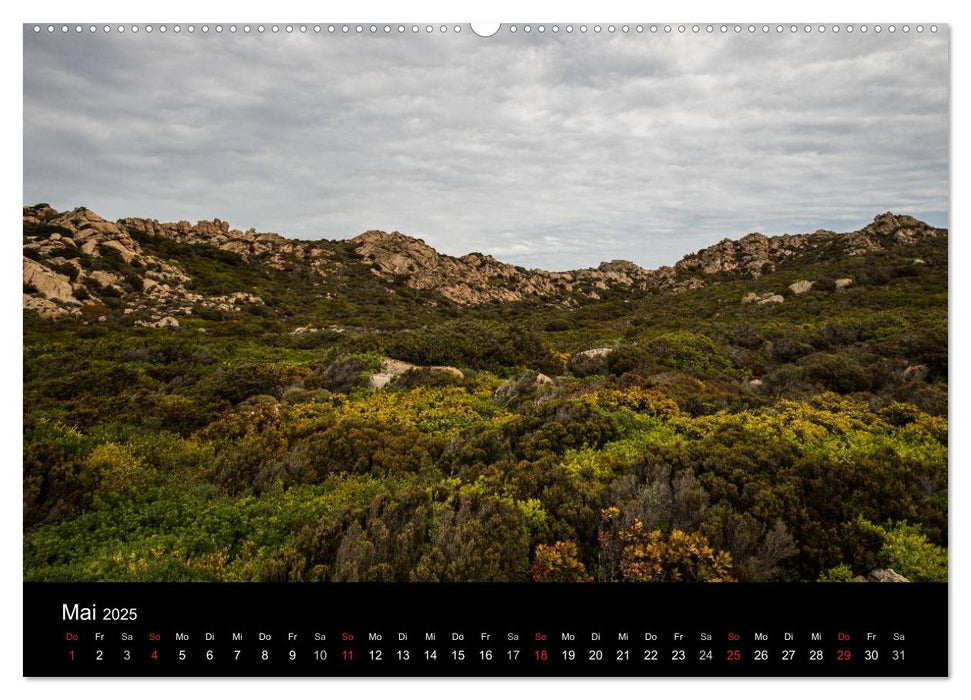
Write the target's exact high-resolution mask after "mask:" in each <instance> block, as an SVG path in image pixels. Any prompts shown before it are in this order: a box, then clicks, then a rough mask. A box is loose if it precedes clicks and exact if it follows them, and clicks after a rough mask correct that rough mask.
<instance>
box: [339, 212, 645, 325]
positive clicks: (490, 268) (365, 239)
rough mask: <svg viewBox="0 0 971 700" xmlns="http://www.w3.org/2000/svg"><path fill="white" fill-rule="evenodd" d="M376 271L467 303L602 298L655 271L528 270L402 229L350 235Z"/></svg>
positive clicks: (613, 266) (627, 265)
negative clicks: (451, 249) (437, 245)
mask: <svg viewBox="0 0 971 700" xmlns="http://www.w3.org/2000/svg"><path fill="white" fill-rule="evenodd" d="M350 242H351V243H352V244H353V245H354V246H355V248H354V249H355V251H356V252H357V254H358V255H360V256H361V258H362V259H363V260H364V261H365V262H366V263H368V264H369V265H370V266H371V272H372V273H374V274H375V275H377V276H378V277H380V278H382V279H384V280H386V281H389V282H398V283H401V284H404V285H405V286H407V287H410V288H411V289H419V290H429V291H435V292H437V293H439V294H441V295H442V296H444V297H445V298H446V299H449V300H450V301H453V302H455V303H456V304H460V305H462V306H469V305H481V304H487V303H494V302H499V303H502V302H517V301H523V300H525V299H530V298H532V299H558V300H563V299H564V298H568V297H569V296H570V295H572V294H578V295H581V296H587V297H589V298H592V299H598V298H600V294H599V292H598V290H600V291H605V290H608V289H612V288H623V289H631V288H640V289H646V288H647V286H648V283H649V282H650V281H651V280H652V273H651V272H650V271H648V270H645V269H643V268H641V267H639V266H637V265H635V264H634V263H632V262H629V261H627V260H614V261H611V262H608V263H602V264H601V265H600V266H599V267H597V268H587V269H582V270H572V271H569V272H547V271H545V270H527V269H525V268H522V267H517V266H515V265H509V264H507V263H503V262H500V261H498V260H496V259H495V258H493V257H492V256H489V255H483V254H482V253H469V254H468V255H463V256H462V257H460V258H455V257H452V256H448V255H442V254H440V253H439V252H438V251H436V250H435V249H434V248H432V247H431V246H429V245H428V244H427V243H425V242H424V241H423V240H421V239H418V238H411V237H410V236H406V235H404V234H402V233H399V232H397V231H394V232H391V233H385V232H384V231H367V232H366V233H362V234H361V235H360V236H357V237H355V238H352V239H351V241H350Z"/></svg>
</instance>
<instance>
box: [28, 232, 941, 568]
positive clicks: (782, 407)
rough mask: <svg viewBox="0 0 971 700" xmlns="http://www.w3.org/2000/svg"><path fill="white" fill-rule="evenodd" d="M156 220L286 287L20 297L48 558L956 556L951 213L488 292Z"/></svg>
mask: <svg viewBox="0 0 971 700" xmlns="http://www.w3.org/2000/svg"><path fill="white" fill-rule="evenodd" d="M139 243H140V245H141V246H142V248H143V249H144V250H145V251H147V252H150V253H152V254H153V255H157V256H159V257H160V258H164V259H166V260H169V261H171V262H172V264H173V265H178V266H179V268H180V269H182V270H184V271H185V272H186V274H188V275H189V276H191V278H192V283H191V284H192V288H193V289H196V290H201V291H204V292H207V293H212V294H217V293H218V294H230V293H233V292H238V291H245V292H248V293H253V294H258V295H259V296H260V298H261V299H263V300H264V301H265V303H264V304H253V305H250V306H246V307H245V308H242V309H241V310H239V311H231V312H223V311H219V310H212V309H207V308H202V307H200V308H198V309H197V310H196V313H194V314H192V315H191V316H189V317H187V318H184V319H182V320H181V321H180V324H179V326H178V327H177V328H147V327H136V326H133V325H132V323H131V320H130V319H128V318H126V317H124V316H123V315H122V314H120V313H112V309H111V308H110V307H111V304H112V302H111V301H110V299H111V295H110V294H106V295H103V298H102V301H104V300H107V303H106V304H104V306H105V308H104V309H101V308H99V309H98V311H97V315H98V318H95V317H94V316H95V314H93V313H88V314H87V315H84V316H77V317H67V318H58V319H54V320H51V319H42V318H40V317H39V316H38V315H37V314H36V313H35V312H33V311H25V312H24V367H23V370H24V464H23V474H24V484H23V485H24V577H25V579H26V580H30V581H69V580H71V581H78V580H81V581H217V580H218V581H403V582H404V581H694V580H702V581H806V580H809V581H815V580H820V579H821V580H847V581H848V580H851V579H853V578H856V577H861V576H862V577H866V576H868V575H869V574H870V573H871V572H872V571H873V570H875V569H886V568H892V569H893V570H894V571H896V572H897V573H898V574H900V575H902V576H905V577H907V578H908V579H910V580H913V581H940V580H945V579H946V576H947V553H946V548H947V538H948V531H947V525H948V512H947V444H948V441H947V430H948V425H947V407H948V394H947V378H948V372H947V357H948V355H947V238H946V236H941V237H938V238H936V239H929V240H924V241H921V242H917V243H914V244H913V245H908V246H900V247H892V248H889V249H886V250H878V251H872V252H869V253H866V254H863V255H853V256H848V255H846V254H844V251H843V250H842V249H841V248H840V247H839V245H837V244H833V245H827V246H820V248H819V249H818V250H815V251H812V252H811V253H807V254H806V255H802V256H799V257H798V259H794V260H792V261H791V262H788V263H787V262H782V263H780V264H779V265H778V267H777V269H775V270H774V271H773V272H772V273H771V274H767V275H763V276H761V277H758V278H756V279H749V278H744V279H743V278H739V277H738V276H732V275H728V274H726V275H724V276H722V277H717V276H716V278H715V279H713V280H711V281H710V283H708V284H706V286H704V287H703V288H700V289H693V290H688V291H681V292H678V293H664V292H658V291H656V290H645V291H633V290H631V291H627V292H624V291H623V290H617V289H610V290H607V291H605V292H603V293H602V294H601V295H600V296H601V298H600V299H589V298H583V299H577V300H575V303H571V304H568V305H565V304H562V303H551V302H540V301H535V302H534V301H531V300H529V299H526V300H524V301H522V302H516V303H501V304H500V303H497V304H483V305H478V306H460V305H457V304H453V303H450V302H449V301H448V300H446V299H443V298H441V297H439V296H436V295H435V293H434V291H421V290H415V289H412V288H409V287H408V286H407V285H405V284H402V283H400V282H397V281H394V280H392V281H390V282H388V281H385V280H381V279H379V278H377V277H376V276H375V275H373V274H371V273H370V271H369V269H368V268H367V266H366V265H363V264H360V262H359V261H356V260H355V259H354V257H353V255H352V252H351V250H350V248H347V249H346V250H345V249H342V248H341V247H340V246H339V245H335V246H334V250H335V251H336V252H335V253H334V256H335V260H343V261H344V263H345V273H344V275H343V277H342V281H341V283H340V285H339V286H335V287H334V288H332V289H329V290H328V291H329V292H330V293H328V294H326V295H324V294H322V293H321V290H320V288H319V285H318V284H316V283H315V282H314V281H313V280H312V279H311V278H310V276H309V275H308V274H307V273H306V271H305V270H303V269H302V268H299V267H294V268H293V269H289V270H287V269H282V270H281V269H271V268H267V267H266V266H262V265H260V263H259V260H248V259H245V258H244V257H241V256H239V255H235V254H231V253H228V252H226V251H219V250H216V249H215V248H207V247H206V246H204V245H191V244H185V243H177V242H174V241H171V240H168V239H164V238H161V237H154V238H153V237H151V236H141V237H140V239H139ZM342 256H344V257H342ZM124 264H125V263H124V262H123V261H122V260H120V259H117V258H111V257H110V256H109V255H105V256H103V257H102V258H100V259H99V261H98V265H101V266H105V267H107V268H115V269H114V271H115V272H123V271H124V270H123V269H122V268H123V267H124ZM837 279H851V280H852V283H851V284H849V285H843V286H841V287H839V288H838V286H837V284H836V280H837ZM798 280H810V281H812V282H813V285H812V287H811V289H809V290H808V291H805V292H802V293H799V294H796V293H793V292H792V291H790V290H788V286H789V285H790V284H792V283H793V282H796V281H798ZM25 292H26V290H25ZM750 292H754V293H756V294H764V293H766V292H773V293H775V294H779V295H781V296H782V298H783V299H784V301H782V302H776V303H767V304H758V303H742V302H741V299H742V298H743V297H745V295H746V294H749V293H750ZM297 328H311V329H312V331H308V332H299V333H297V334H294V331H295V329H297ZM598 348H600V349H604V350H598V351H596V352H586V351H589V350H591V349H598ZM389 357H390V358H394V359H397V360H401V361H404V362H409V363H413V364H414V365H416V367H415V368H414V369H410V370H408V371H404V372H402V373H399V374H397V375H396V376H395V377H394V378H393V379H392V380H391V381H390V383H388V384H387V385H386V386H384V387H382V388H380V389H378V390H374V389H373V388H371V385H370V377H371V376H372V375H373V374H375V373H376V372H379V371H380V370H381V368H382V366H383V363H384V360H385V358H389ZM432 366H448V367H454V368H457V369H458V370H459V372H454V371H446V370H442V369H433V368H431V367H432Z"/></svg>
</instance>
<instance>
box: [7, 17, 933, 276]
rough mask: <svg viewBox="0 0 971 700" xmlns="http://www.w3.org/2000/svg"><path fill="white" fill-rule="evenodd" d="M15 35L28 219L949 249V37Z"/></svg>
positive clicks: (477, 243)
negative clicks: (788, 238) (867, 232)
mask: <svg viewBox="0 0 971 700" xmlns="http://www.w3.org/2000/svg"><path fill="white" fill-rule="evenodd" d="M464 29H465V30H464V31H463V32H462V33H460V34H458V35H455V34H453V33H449V34H447V35H442V34H440V33H438V32H437V31H436V32H435V33H434V34H431V35H426V34H425V33H424V32H422V33H420V34H418V35H412V33H411V32H410V31H409V32H406V33H405V34H401V35H399V34H397V32H392V34H391V35H390V36H383V35H382V34H381V32H380V30H379V34H378V35H377V36H374V35H371V36H369V35H367V34H365V35H363V36H355V35H353V33H352V34H351V35H341V34H340V33H338V34H336V35H328V34H327V33H326V31H325V32H324V33H322V34H319V35H314V34H313V33H312V32H309V33H308V34H306V35H301V34H300V33H299V32H294V34H292V35H287V34H285V33H283V32H281V33H279V34H275V35H271V34H269V33H267V34H266V35H263V36H260V35H257V34H256V33H255V32H254V33H251V34H249V35H244V34H242V33H237V34H229V33H228V31H224V32H223V33H222V34H218V35H217V34H215V33H214V32H211V31H210V32H209V33H208V34H207V35H202V34H200V33H199V32H196V33H195V34H194V35H189V34H187V33H185V32H183V33H181V34H180V35H175V34H173V33H172V32H171V31H169V32H167V33H166V34H164V35H162V34H159V33H158V32H157V31H155V32H153V33H152V34H150V35H149V34H146V33H145V32H144V31H142V32H139V33H138V34H137V35H133V34H132V33H131V32H130V31H129V32H126V33H125V34H123V35H119V34H118V33H117V32H112V33H111V34H110V35H107V36H106V35H104V34H103V33H102V32H100V31H99V32H98V33H96V34H89V33H88V32H87V31H85V32H84V33H82V34H81V35H75V34H74V32H73V31H72V32H70V33H69V34H66V35H65V34H61V33H60V32H57V33H55V34H47V33H46V32H42V33H41V34H34V33H33V32H32V31H31V29H30V28H25V30H24V203H25V204H32V203H36V202H49V203H50V204H52V205H53V206H55V207H56V208H59V209H66V208H73V207H75V206H81V205H83V206H87V207H88V208H90V209H92V210H94V211H96V212H97V213H99V214H101V215H102V216H103V217H105V218H107V219H117V218H121V217H125V216H143V217H148V218H155V219H159V220H161V221H178V220H181V219H187V220H190V221H196V220H198V219H211V218H213V217H219V218H221V219H223V220H227V221H229V222H230V224H231V225H232V226H234V227H237V228H241V229H244V230H245V229H247V228H250V227H255V228H256V229H257V230H259V231H275V232H278V233H281V234H283V235H287V236H293V237H297V238H313V239H316V238H347V237H351V236H354V235H357V234H358V233H360V232H362V231H365V230H368V229H383V230H398V231H401V232H403V233H406V234H408V235H411V236H416V237H419V238H423V239H425V241H426V242H428V243H429V244H430V245H432V246H434V247H435V248H437V249H439V250H440V251H442V252H445V253H449V254H453V255H461V254H464V253H467V252H470V251H473V250H475V251H481V252H484V253H489V254H492V255H494V256H496V257H498V258H500V259H502V260H505V261H508V262H513V263H517V264H521V265H526V266H529V267H543V268H546V269H569V268H576V267H585V266H592V265H596V264H597V263H599V262H600V261H601V260H609V259H614V258H626V259H630V260H634V261H635V262H637V263H638V264H640V265H643V266H645V267H657V266H659V265H664V264H672V263H674V262H675V261H676V260H678V259H679V258H680V257H681V256H682V255H684V254H685V253H688V252H693V251H695V250H697V249H699V248H701V247H704V246H706V245H710V244H711V243H714V242H716V241H718V240H720V239H722V238H724V237H731V238H737V237H740V236H742V235H744V234H745V233H748V232H751V231H761V232H763V233H766V234H776V233H802V232H806V231H813V230H816V229H817V228H830V229H834V230H838V231H844V230H851V229H856V228H859V227H861V226H862V225H864V224H866V223H868V222H869V221H870V220H872V218H873V216H874V215H875V214H877V213H880V212H884V211H887V210H892V211H895V212H899V213H908V214H913V215H915V216H917V217H919V218H922V219H924V220H926V221H928V222H930V223H932V224H934V225H938V226H946V225H947V209H948V196H949V193H948V182H949V178H948V123H949V117H948V85H949V75H948V48H947V34H946V30H944V31H940V32H938V33H937V34H931V33H929V32H927V31H925V32H924V33H923V34H921V35H918V34H917V33H915V32H913V31H911V32H910V33H909V34H903V33H901V32H899V31H898V32H897V33H895V34H889V33H887V32H886V31H884V32H883V33H881V34H879V35H877V34H874V33H873V32H872V31H871V32H868V33H867V34H866V35H861V34H860V33H859V31H857V32H854V33H853V34H852V35H848V34H847V33H846V32H845V31H844V32H840V34H838V35H834V34H832V32H827V33H825V34H817V33H813V34H810V35H806V34H804V33H802V32H799V33H798V34H795V35H792V34H789V33H788V32H786V33H784V34H782V35H777V34H776V33H775V32H774V31H773V32H771V33H770V34H768V35H763V34H761V32H759V33H757V34H755V35H749V34H748V33H747V32H744V31H743V32H742V34H741V35H735V34H734V33H733V32H729V33H728V34H727V35H721V34H719V33H718V32H717V31H716V33H715V34H714V35H706V34H705V33H704V32H702V33H701V34H700V35H692V34H691V33H690V32H688V33H686V34H685V35H679V34H677V33H676V32H674V33H672V34H670V35H665V34H663V33H661V34H658V35H651V34H649V33H647V32H645V33H644V34H636V33H634V32H631V33H630V34H628V35H621V34H619V33H618V34H617V35H613V36H608V35H606V33H602V34H600V35H594V34H593V33H592V32H590V33H588V35H585V36H582V35H580V34H578V33H574V34H572V35H567V34H565V33H564V32H562V31H561V32H560V33H559V34H558V35H553V34H551V33H550V32H549V31H547V32H546V33H545V34H539V33H537V32H536V31H535V30H534V31H533V32H531V33H530V34H528V35H527V34H524V33H523V32H522V31H520V32H517V33H516V34H514V35H510V34H509V33H507V32H505V31H503V32H501V33H500V34H499V35H497V36H494V37H491V38H488V39H485V38H479V37H476V36H474V35H473V34H472V33H471V32H469V31H468V28H467V27H466V28H464Z"/></svg>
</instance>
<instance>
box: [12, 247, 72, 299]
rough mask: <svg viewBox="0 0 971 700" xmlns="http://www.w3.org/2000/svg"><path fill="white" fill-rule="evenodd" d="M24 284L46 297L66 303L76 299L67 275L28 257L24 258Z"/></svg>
mask: <svg viewBox="0 0 971 700" xmlns="http://www.w3.org/2000/svg"><path fill="white" fill-rule="evenodd" d="M24 284H29V285H32V286H33V287H34V289H36V290H37V291H38V292H39V293H41V294H43V295H44V297H46V298H47V299H53V300H55V301H62V302H68V303H70V302H74V301H76V299H75V298H74V289H73V288H72V287H71V280H70V278H68V276H67V275H62V274H60V273H57V272H54V271H53V270H51V269H49V268H47V267H45V266H44V265H42V264H41V263H39V262H37V261H36V260H31V259H30V258H24Z"/></svg>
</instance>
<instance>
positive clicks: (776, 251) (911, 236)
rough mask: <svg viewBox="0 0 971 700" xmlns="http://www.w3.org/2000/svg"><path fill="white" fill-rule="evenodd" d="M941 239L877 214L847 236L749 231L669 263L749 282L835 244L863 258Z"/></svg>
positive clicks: (903, 219) (907, 220)
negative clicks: (803, 255) (730, 275)
mask: <svg viewBox="0 0 971 700" xmlns="http://www.w3.org/2000/svg"><path fill="white" fill-rule="evenodd" d="M943 235H947V231H946V230H945V229H938V228H934V227H933V226H928V225H927V224H925V223H924V222H922V221H918V220H917V219H915V218H913V217H912V216H898V215H896V214H893V213H891V212H887V213H885V214H880V215H879V216H877V217H875V218H874V220H873V222H872V223H870V224H868V225H867V226H865V227H864V228H862V229H860V230H859V231H853V232H851V233H845V234H843V233H836V232H834V231H826V230H819V231H816V232H815V233H804V234H796V235H789V234H784V235H781V236H771V237H766V236H763V235H762V234H760V233H750V234H749V235H747V236H744V237H742V238H740V239H739V240H737V241H732V240H730V239H727V238H726V239H725V240H723V241H721V242H720V243H717V244H715V245H713V246H711V247H709V248H704V249H703V250H700V251H698V252H697V253H693V254H691V255H687V256H685V257H684V258H683V259H682V260H681V261H680V262H678V263H677V264H675V266H674V269H675V271H676V272H680V273H688V274H694V275H701V276H710V275H720V274H722V275H723V274H726V273H734V274H735V275H736V276H739V277H742V278H749V279H755V278H758V277H760V276H762V275H765V274H768V273H771V272H774V271H775V270H776V269H777V267H778V265H779V264H780V263H782V262H784V261H786V260H790V259H795V258H797V257H799V256H800V255H802V254H803V253H806V252H808V251H812V250H815V249H818V248H820V247H821V246H828V245H834V244H840V245H842V246H844V251H843V252H844V254H846V255H863V254H865V253H868V252H872V251H877V250H885V249H887V248H892V247H894V246H906V245H913V244H915V243H918V242H920V241H923V240H926V239H928V238H936V237H938V236H943Z"/></svg>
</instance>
